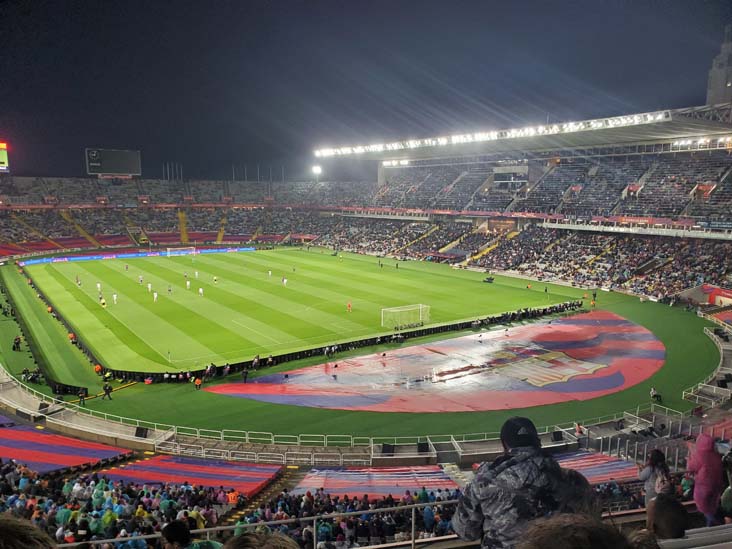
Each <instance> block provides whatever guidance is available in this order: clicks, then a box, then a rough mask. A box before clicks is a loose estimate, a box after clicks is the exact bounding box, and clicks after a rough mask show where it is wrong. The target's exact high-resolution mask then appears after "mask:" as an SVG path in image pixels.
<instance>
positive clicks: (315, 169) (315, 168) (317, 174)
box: [313, 166, 323, 183]
mask: <svg viewBox="0 0 732 549" xmlns="http://www.w3.org/2000/svg"><path fill="white" fill-rule="evenodd" d="M321 173H323V168H321V167H320V166H313V175H314V176H315V182H316V183H318V182H319V181H320V174H321Z"/></svg>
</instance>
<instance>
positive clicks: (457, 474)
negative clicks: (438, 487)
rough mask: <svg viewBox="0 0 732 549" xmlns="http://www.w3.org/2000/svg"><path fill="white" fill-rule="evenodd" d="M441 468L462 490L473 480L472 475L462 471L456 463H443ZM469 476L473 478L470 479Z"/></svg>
mask: <svg viewBox="0 0 732 549" xmlns="http://www.w3.org/2000/svg"><path fill="white" fill-rule="evenodd" d="M440 466H441V467H442V470H443V471H445V473H446V474H447V476H449V477H450V478H451V479H452V480H454V481H455V483H456V484H457V485H458V486H460V488H462V487H463V486H465V485H466V484H467V483H468V482H470V480H471V478H472V475H471V474H470V472H469V471H462V470H461V469H460V467H458V466H457V465H456V464H455V463H441V464H440ZM469 476H470V477H471V478H468V477H469Z"/></svg>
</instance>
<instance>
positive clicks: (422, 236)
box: [391, 225, 440, 254]
mask: <svg viewBox="0 0 732 549" xmlns="http://www.w3.org/2000/svg"><path fill="white" fill-rule="evenodd" d="M439 228H440V226H439V225H432V227H431V228H430V230H429V231H427V232H426V233H424V234H423V235H420V236H418V237H417V238H415V239H414V240H412V241H411V242H410V243H409V244H406V245H405V246H402V247H401V248H397V249H396V250H393V251H392V252H391V253H392V254H396V253H399V252H401V251H402V250H406V249H407V248H409V247H410V246H413V245H414V244H416V243H417V242H419V241H420V240H424V239H425V238H427V237H428V236H430V235H431V234H432V233H434V232H435V231H437V230H438V229H439Z"/></svg>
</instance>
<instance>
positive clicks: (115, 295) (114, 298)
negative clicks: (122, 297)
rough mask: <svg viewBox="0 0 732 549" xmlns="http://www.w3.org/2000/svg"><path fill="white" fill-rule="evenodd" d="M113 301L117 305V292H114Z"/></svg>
mask: <svg viewBox="0 0 732 549" xmlns="http://www.w3.org/2000/svg"><path fill="white" fill-rule="evenodd" d="M112 303H114V304H115V305H117V294H112Z"/></svg>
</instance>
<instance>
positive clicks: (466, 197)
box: [0, 151, 732, 219]
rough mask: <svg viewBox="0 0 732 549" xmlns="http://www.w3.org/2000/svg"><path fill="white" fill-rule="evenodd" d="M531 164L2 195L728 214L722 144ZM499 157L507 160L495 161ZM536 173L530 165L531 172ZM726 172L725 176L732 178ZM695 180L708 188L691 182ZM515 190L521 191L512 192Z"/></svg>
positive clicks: (36, 199) (27, 181)
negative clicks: (380, 176)
mask: <svg viewBox="0 0 732 549" xmlns="http://www.w3.org/2000/svg"><path fill="white" fill-rule="evenodd" d="M519 164H520V165H521V167H522V168H525V167H526V166H528V167H529V169H528V171H526V170H524V171H523V172H519V171H517V172H516V173H509V172H506V171H505V164H504V162H503V161H501V160H494V161H490V160H485V161H483V162H480V163H472V164H457V163H456V164H442V165H409V166H399V167H389V168H386V169H385V171H384V181H383V184H382V185H378V184H377V183H376V182H375V181H373V180H372V181H368V182H366V181H318V180H304V181H294V182H292V181H259V180H257V181H212V180H183V181H168V180H161V179H132V180H130V179H117V180H116V179H109V180H107V179H105V180H97V179H91V178H89V179H78V178H77V179H74V178H39V177H17V176H4V177H3V178H2V180H1V182H0V200H1V201H2V203H4V204H12V205H15V206H23V205H34V204H51V205H59V206H62V207H63V206H66V207H69V206H72V205H81V204H98V203H100V204H108V205H112V206H114V207H124V208H135V207H137V205H138V204H139V203H144V204H153V205H154V204H183V203H197V204H207V203H219V204H220V203H223V202H228V203H230V204H232V205H237V204H238V205H257V204H258V205H262V204H278V205H286V206H293V207H297V206H336V207H337V206H344V207H349V206H383V207H394V208H421V209H431V208H437V209H450V210H458V211H460V210H464V209H475V210H484V211H504V210H506V209H507V208H508V207H509V205H510V204H511V210H512V211H517V212H521V211H524V212H541V213H552V212H559V213H563V214H565V215H568V216H571V217H588V216H592V215H608V214H610V213H624V214H630V215H643V216H645V215H654V216H658V217H666V216H677V215H680V214H682V213H685V214H688V215H692V216H695V217H705V216H712V217H715V218H723V219H726V218H728V217H729V215H728V214H727V212H728V211H729V210H730V208H729V206H730V205H732V191H730V190H729V183H727V184H725V179H724V178H725V176H726V174H727V173H728V172H729V170H730V168H731V167H732V155H730V154H728V153H727V152H726V151H710V152H706V153H695V154H692V153H683V154H682V153H677V154H673V155H671V154H663V155H656V156H650V155H645V156H632V157H631V156H622V155H621V156H616V157H612V156H609V157H602V158H576V159H567V158H564V159H562V160H561V161H560V163H559V164H558V165H555V166H551V168H550V169H549V170H548V173H545V174H544V175H543V178H542V172H545V171H546V170H547V163H546V160H524V162H523V163H521V162H519ZM498 167H500V168H501V169H500V170H498ZM532 174H533V175H532ZM727 180H729V178H727ZM698 185H703V186H705V190H704V191H702V192H698V193H697V192H694V193H692V190H694V189H696V188H697V186H698ZM515 198H517V199H516V200H514V199H515Z"/></svg>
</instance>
